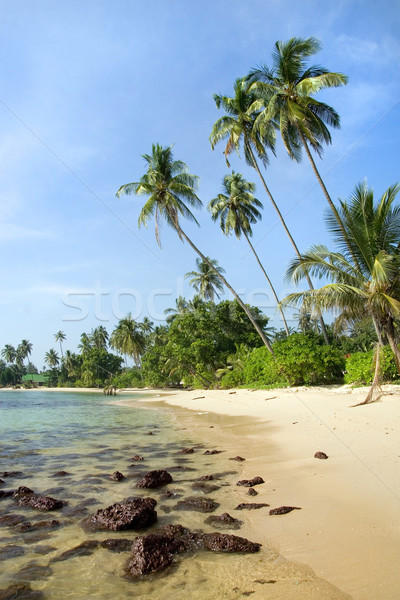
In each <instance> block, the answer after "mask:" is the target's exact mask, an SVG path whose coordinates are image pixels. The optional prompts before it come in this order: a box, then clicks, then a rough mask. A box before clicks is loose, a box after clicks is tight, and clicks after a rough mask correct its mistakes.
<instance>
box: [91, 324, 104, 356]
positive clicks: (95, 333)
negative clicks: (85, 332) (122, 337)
mask: <svg viewBox="0 0 400 600" xmlns="http://www.w3.org/2000/svg"><path fill="white" fill-rule="evenodd" d="M89 337H90V341H91V342H92V345H93V346H94V347H95V348H97V349H98V350H100V349H101V348H103V349H104V350H106V349H107V344H108V338H109V336H108V332H107V329H106V328H105V327H104V325H99V326H98V327H96V328H95V329H92V332H91V334H90V336H89Z"/></svg>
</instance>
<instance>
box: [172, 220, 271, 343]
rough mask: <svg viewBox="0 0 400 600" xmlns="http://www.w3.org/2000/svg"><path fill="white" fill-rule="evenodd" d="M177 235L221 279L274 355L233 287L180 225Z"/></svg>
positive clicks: (267, 341) (265, 337) (266, 339)
mask: <svg viewBox="0 0 400 600" xmlns="http://www.w3.org/2000/svg"><path fill="white" fill-rule="evenodd" d="M176 228H177V231H178V234H179V235H180V236H182V237H183V238H185V240H186V241H187V243H188V244H189V246H191V247H192V248H193V250H194V251H195V252H196V254H198V255H199V256H200V257H201V259H202V260H203V261H204V262H205V263H207V265H208V266H209V267H210V269H212V270H213V271H214V272H215V273H216V274H217V275H218V277H219V278H220V279H221V281H222V282H223V283H224V285H225V286H226V287H227V288H228V290H229V291H230V292H231V293H232V294H233V296H234V297H235V298H236V300H237V301H238V303H239V304H240V306H241V307H242V308H243V310H244V312H245V313H246V315H247V316H248V318H249V321H250V322H251V324H252V325H253V327H254V329H255V330H256V331H257V333H258V335H259V336H260V338H261V339H262V341H263V343H264V345H265V346H266V347H267V348H268V350H269V351H270V352H271V354H272V355H273V354H274V351H273V349H272V346H271V344H270V343H269V340H268V338H267V336H266V335H265V333H264V332H263V330H262V329H261V327H260V326H259V325H258V323H257V321H256V320H255V319H254V317H253V315H252V314H251V311H250V310H249V308H248V307H247V306H246V304H245V303H244V302H243V301H242V299H241V298H240V297H239V296H238V295H237V293H236V292H235V290H234V289H233V287H232V286H231V285H229V283H228V282H227V280H226V279H225V277H224V276H223V275H221V273H219V271H217V269H216V268H215V267H214V265H213V264H212V263H211V262H210V261H209V260H208V258H207V257H206V256H204V254H203V253H202V252H201V251H200V250H199V249H198V248H197V246H195V245H194V244H193V242H192V240H191V239H190V238H189V237H188V236H187V235H186V233H185V232H184V231H183V230H182V229H181V227H180V225H178V224H177V225H176Z"/></svg>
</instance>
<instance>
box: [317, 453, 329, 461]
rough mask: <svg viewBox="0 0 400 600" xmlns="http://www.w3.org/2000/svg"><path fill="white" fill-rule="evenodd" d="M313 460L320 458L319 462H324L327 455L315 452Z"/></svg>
mask: <svg viewBox="0 0 400 600" xmlns="http://www.w3.org/2000/svg"><path fill="white" fill-rule="evenodd" d="M314 458H320V459H321V460H326V459H327V458H328V455H327V454H325V452H316V453H315V454H314Z"/></svg>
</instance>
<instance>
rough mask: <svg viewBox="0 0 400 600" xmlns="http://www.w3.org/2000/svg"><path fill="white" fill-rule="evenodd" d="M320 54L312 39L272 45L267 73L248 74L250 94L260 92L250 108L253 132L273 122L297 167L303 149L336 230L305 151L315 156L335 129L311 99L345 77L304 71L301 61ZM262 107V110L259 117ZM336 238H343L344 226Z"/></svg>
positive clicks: (334, 116) (336, 123)
mask: <svg viewBox="0 0 400 600" xmlns="http://www.w3.org/2000/svg"><path fill="white" fill-rule="evenodd" d="M320 49H321V43H320V42H319V40H317V39H316V38H314V37H309V38H291V39H290V40H289V41H287V42H276V43H275V47H274V51H273V54H272V61H273V68H272V69H269V68H268V67H267V66H265V65H264V66H262V67H261V68H257V69H253V70H252V71H251V73H250V76H249V78H250V81H252V82H253V85H252V86H251V89H252V90H254V91H255V92H257V91H258V92H259V93H260V99H259V101H258V102H256V103H255V105H254V106H255V109H256V110H257V111H258V113H259V114H258V115H257V119H256V122H255V127H256V129H257V128H258V127H260V128H261V130H263V129H264V128H265V126H266V123H267V122H269V123H271V122H276V123H277V124H278V127H279V129H280V132H281V136H282V140H283V143H284V145H285V148H286V150H287V152H288V154H289V156H290V158H292V159H294V160H296V161H297V162H299V161H300V160H301V149H302V148H304V150H305V152H306V154H307V157H308V159H309V161H310V163H311V166H312V169H313V171H314V174H315V176H316V178H317V180H318V183H319V184H320V186H321V188H322V191H323V193H324V195H325V198H326V200H327V201H328V204H329V206H330V208H331V210H332V212H333V214H334V215H335V217H336V220H337V222H338V224H339V226H340V227H342V225H341V223H340V217H339V214H338V213H337V211H336V207H335V205H334V204H333V202H332V199H331V197H330V195H329V193H328V190H327V189H326V186H325V184H324V182H323V180H322V177H321V175H320V173H319V171H318V169H317V166H316V164H315V161H314V159H313V157H312V154H311V151H310V146H311V148H312V149H313V150H314V151H315V152H316V153H317V154H318V156H321V155H322V151H323V144H330V143H331V142H332V139H331V134H330V132H329V129H328V126H331V127H334V128H339V127H340V117H339V115H338V113H337V112H336V111H335V110H334V109H333V108H332V107H331V106H329V105H328V104H325V103H324V102H319V101H318V100H316V99H315V98H314V97H313V96H314V95H315V94H316V93H317V92H319V91H321V90H324V89H326V88H331V87H339V86H341V85H345V84H346V83H347V77H346V75H343V73H333V72H330V71H328V70H327V69H325V68H323V67H320V66H316V65H313V66H311V67H307V59H308V58H309V57H310V56H313V55H314V54H316V53H317V52H319V50H320ZM263 104H264V108H263V110H261V112H259V110H260V106H262V105H263ZM342 236H344V237H345V228H344V227H342Z"/></svg>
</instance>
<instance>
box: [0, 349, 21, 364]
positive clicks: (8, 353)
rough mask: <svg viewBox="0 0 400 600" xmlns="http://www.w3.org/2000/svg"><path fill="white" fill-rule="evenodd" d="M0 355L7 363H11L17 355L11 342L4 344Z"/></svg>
mask: <svg viewBox="0 0 400 600" xmlns="http://www.w3.org/2000/svg"><path fill="white" fill-rule="evenodd" d="M1 356H2V357H3V358H4V360H5V361H6V362H7V363H10V364H12V363H13V362H14V361H15V359H16V357H17V351H16V349H15V348H14V346H12V345H11V344H6V345H5V347H4V348H3V350H2V351H1Z"/></svg>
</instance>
